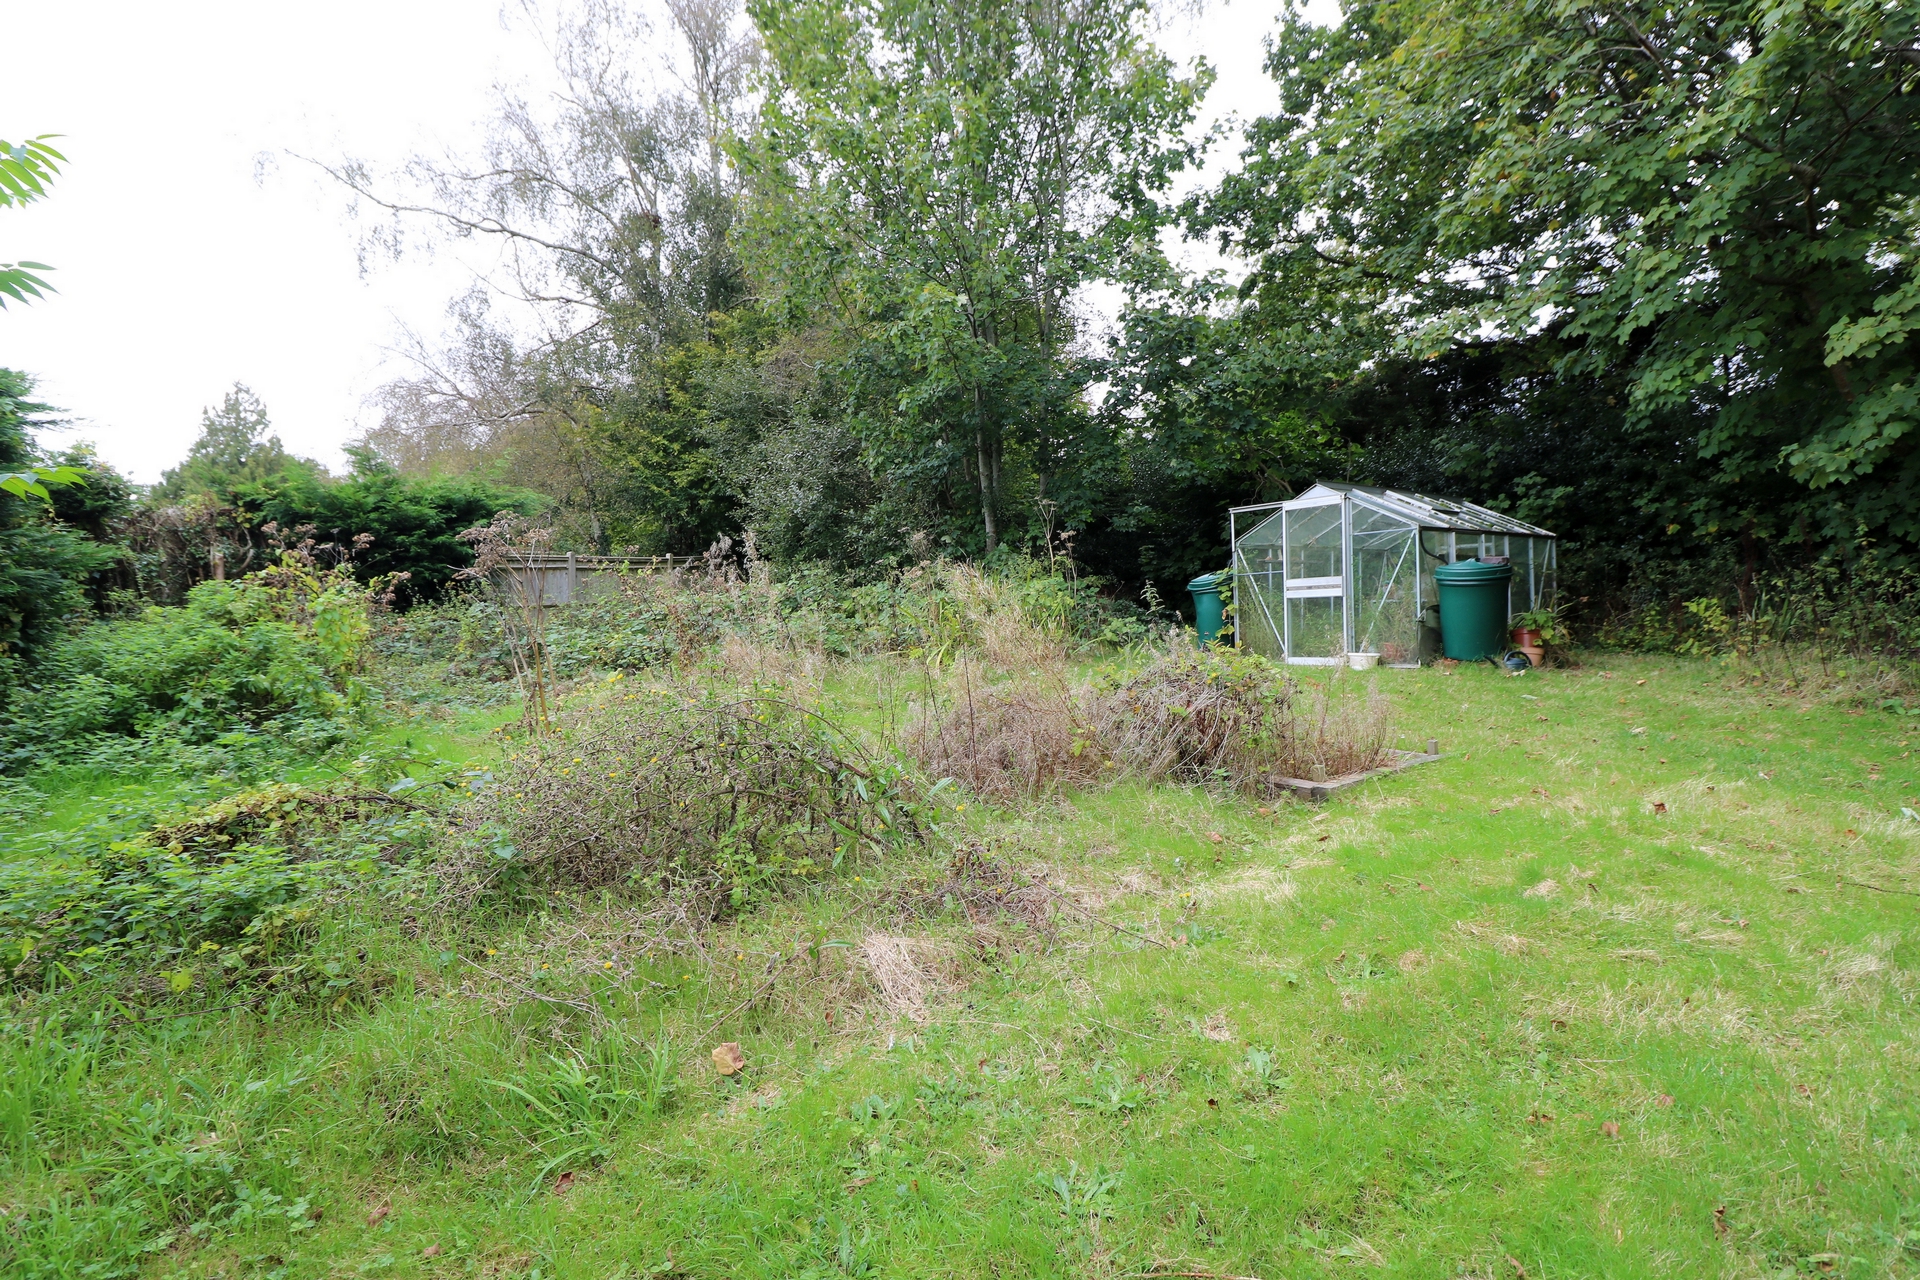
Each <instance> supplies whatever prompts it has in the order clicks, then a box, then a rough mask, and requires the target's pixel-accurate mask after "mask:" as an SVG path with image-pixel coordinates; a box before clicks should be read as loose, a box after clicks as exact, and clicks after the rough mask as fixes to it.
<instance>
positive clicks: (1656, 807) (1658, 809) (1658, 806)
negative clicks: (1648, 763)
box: [1653, 760, 1667, 813]
mask: <svg viewBox="0 0 1920 1280" xmlns="http://www.w3.org/2000/svg"><path fill="white" fill-rule="evenodd" d="M1660 763H1661V764H1665V763H1666V761H1665V760H1662V761H1661V762H1660ZM1653 811H1654V812H1655V813H1665V812H1666V811H1667V803H1666V801H1664V800H1655V801H1654V802H1653Z"/></svg>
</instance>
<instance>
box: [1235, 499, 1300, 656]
mask: <svg viewBox="0 0 1920 1280" xmlns="http://www.w3.org/2000/svg"><path fill="white" fill-rule="evenodd" d="M1248 523H1249V524H1250V525H1251V526H1252V527H1251V528H1249V529H1248V530H1247V532H1245V533H1241V534H1238V535H1237V536H1236V537H1235V538H1234V542H1233V571H1234V596H1233V601H1234V619H1233V626H1234V635H1235V638H1236V642H1237V643H1238V644H1239V645H1241V646H1242V647H1243V648H1246V649H1250V650H1252V651H1253V652H1254V653H1257V654H1260V655H1261V656H1263V657H1268V658H1284V657H1286V655H1287V643H1286V614H1285V607H1286V592H1285V588H1286V551H1285V537H1286V518H1285V513H1284V512H1281V511H1278V510H1273V511H1267V512H1256V513H1250V514H1249V519H1248Z"/></svg>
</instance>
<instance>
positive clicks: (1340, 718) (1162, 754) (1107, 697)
mask: <svg viewBox="0 0 1920 1280" xmlns="http://www.w3.org/2000/svg"><path fill="white" fill-rule="evenodd" d="M1088 718H1089V720H1090V722H1091V723H1092V725H1093V727H1094V731H1095V732H1096V733H1097V734H1098V736H1099V739H1100V742H1101V744H1102V746H1103V747H1104V748H1105V749H1106V750H1107V751H1108V752H1110V753H1111V754H1112V756H1113V758H1114V759H1115V760H1116V761H1117V762H1118V763H1119V764H1120V765H1121V766H1122V767H1123V768H1124V769H1125V770H1126V771H1127V772H1129V773H1131V774H1133V775H1135V776H1136V777H1140V778H1144V779H1147V780H1149V781H1155V782H1157V781H1161V780H1168V781H1174V782H1189V783H1208V784H1215V785H1223V786H1227V787H1230V788H1232V789H1234V790H1239V791H1247V792H1254V793H1269V792H1271V791H1273V790H1274V789H1275V787H1274V782H1273V780H1274V779H1275V778H1276V777H1286V778H1315V777H1318V778H1327V777H1337V776H1339V775H1340V774H1343V773H1350V772H1353V771H1356V770H1359V769H1370V768H1374V767H1376V766H1378V765H1380V764H1383V763H1385V762H1386V761H1387V760H1388V759H1389V758H1390V756H1391V751H1390V748H1389V742H1390V737H1391V735H1390V732H1389V729H1388V721H1387V707H1386V703H1385V701H1384V700H1383V699H1381V698H1379V697H1377V696H1376V695H1373V694H1371V693H1370V694H1369V695H1368V697H1367V698H1366V699H1365V700H1364V701H1363V702H1362V703H1361V705H1359V706H1355V705H1353V700H1351V699H1347V700H1340V699H1334V698H1330V697H1328V696H1327V695H1326V694H1325V693H1324V692H1322V691H1314V692H1312V693H1309V694H1303V692H1302V690H1301V689H1300V686H1299V685H1298V684H1296V683H1295V682H1294V681H1292V680H1290V679H1288V678H1287V677H1286V676H1285V674H1283V673H1282V672H1281V671H1280V670H1279V669H1278V668H1277V667H1275V666H1274V665H1273V664H1272V663H1271V662H1268V661H1267V660H1266V659H1264V658H1262V657H1259V656H1258V655H1256V654H1248V653H1241V652H1238V651H1235V650H1231V649H1220V648H1209V649H1204V650H1198V649H1193V648H1191V647H1189V646H1187V645H1186V644H1183V643H1181V642H1180V641H1178V640H1175V641H1172V642H1171V643H1169V644H1168V645H1167V646H1166V647H1165V648H1164V649H1162V650H1161V651H1160V652H1159V653H1157V654H1156V655H1155V656H1154V658H1153V660H1152V661H1150V662H1149V663H1148V664H1147V665H1146V666H1145V667H1144V668H1142V669H1141V670H1139V671H1137V672H1135V673H1133V674H1132V675H1129V676H1126V677H1124V678H1109V680H1108V681H1107V683H1106V685H1105V687H1104V688H1101V689H1097V690H1096V692H1095V694H1094V695H1093V696H1092V697H1091V698H1090V699H1089V706H1088Z"/></svg>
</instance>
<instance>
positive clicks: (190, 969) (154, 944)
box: [0, 783, 434, 1001]
mask: <svg viewBox="0 0 1920 1280" xmlns="http://www.w3.org/2000/svg"><path fill="white" fill-rule="evenodd" d="M433 827H434V818H433V815H432V814H431V813H430V812H429V811H426V810H422V809H415V808H414V807H413V806H412V805H410V804H409V803H408V802H405V801H401V800H398V799H395V798H393V797H389V796H386V795H384V794H381V793H377V792H344V793H343V792H327V791H314V790H308V789H306V788H303V787H297V786H292V785H289V784H285V783H277V784H274V785H272V786H268V787H262V788H259V789H257V790H252V791H245V792H241V793H239V794H237V795H233V796H229V797H227V798H226V799H224V800H220V801H217V802H215V803H213V804H210V805H205V806H202V807H200V808H198V809H195V810H192V811H189V812H188V813H186V814H184V815H182V816H180V817H178V818H176V819H175V820H173V821H171V822H164V823H160V824H158V825H155V826H153V827H151V828H149V829H148V830H146V831H143V832H141V833H140V834H139V835H137V836H135V837H134V838H132V839H130V840H110V841H108V842H107V843H106V844H105V845H104V846H102V847H97V848H95V849H92V850H89V851H86V852H83V853H79V854H75V853H72V852H69V853H67V854H66V855H65V856H51V857H49V856H29V857H23V858H19V859H16V860H14V861H11V862H5V863H0V977H5V978H8V979H11V980H13V981H16V982H18V981H29V980H38V979H42V978H44V977H46V976H47V975H48V974H49V973H51V972H52V971H53V966H55V965H58V966H59V967H60V969H61V970H62V971H64V973H65V974H66V975H69V976H72V977H80V976H84V975H86V974H90V973H119V972H144V973H149V974H159V975H163V976H164V977H165V978H166V980H167V983H168V985H169V987H170V988H171V989H172V990H174V991H177V992H185V991H188V990H192V989H194V988H196V987H205V986H209V985H217V984H226V983H230V982H233V981H237V980H241V979H250V980H251V979H258V980H261V981H264V982H266V983H267V984H268V985H269V986H271V987H273V988H274V989H276V990H282V991H295V992H300V993H304V994H306V995H309V996H315V997H323V998H328V999H333V1000H336V1001H337V1000H339V999H341V998H342V997H346V996H351V995H352V990H351V988H355V987H357V986H360V985H363V978H362V976H361V975H357V974H356V973H354V972H350V971H349V970H351V969H352V968H353V967H352V966H348V967H346V968H342V967H341V966H339V965H337V964H334V963H333V958H332V957H329V956H325V955H321V954H317V953H314V952H313V950H312V948H311V947H309V946H308V945H307V943H308V941H309V937H308V935H309V934H310V933H311V932H312V930H311V928H310V926H312V925H314V924H316V923H317V922H318V920H319V919H320V918H321V917H322V915H323V913H324V907H325V904H326V899H327V896H328V895H329V894H331V893H334V892H335V891H338V890H342V889H350V888H353V887H358V886H364V885H366V884H368V883H369V882H371V881H373V880H375V879H376V878H382V877H387V876H391V875H393V874H396V869H395V864H396V862H400V863H404V861H405V858H404V857H403V856H399V855H404V854H405V853H407V852H410V851H414V850H418V849H421V848H424V847H425V846H426V844H427V843H428V842H429V841H430V840H431V835H432V830H433Z"/></svg>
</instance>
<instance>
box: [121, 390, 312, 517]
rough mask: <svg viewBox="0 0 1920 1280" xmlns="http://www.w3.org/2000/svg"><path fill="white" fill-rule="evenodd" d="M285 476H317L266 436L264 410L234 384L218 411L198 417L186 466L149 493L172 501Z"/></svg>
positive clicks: (250, 394) (249, 392)
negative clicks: (290, 473)
mask: <svg viewBox="0 0 1920 1280" xmlns="http://www.w3.org/2000/svg"><path fill="white" fill-rule="evenodd" d="M289 470H296V471H303V472H307V473H309V474H318V472H319V464H318V463H315V462H311V461H309V460H307V459H305V458H296V457H294V456H293V455H292V454H290V453H288V452H287V450H286V448H285V446H283V445H282V444H281V443H280V437H279V436H277V435H274V434H272V424H271V423H270V422H269V421H268V418H267V406H266V405H265V404H263V403H261V400H260V397H259V396H257V395H255V394H254V393H253V391H252V390H251V389H250V388H249V387H248V386H247V385H246V384H245V383H241V382H236V383H234V384H233V390H231V391H229V392H227V394H226V396H225V397H224V398H223V399H222V400H221V401H220V407H219V408H217V409H208V410H206V411H205V412H204V413H203V414H202V415H201V417H200V436H199V438H198V439H196V440H195V441H194V442H193V447H192V448H190V449H189V450H188V451H187V457H186V461H184V462H182V463H181V464H180V465H179V466H177V467H174V468H172V469H171V470H169V471H166V472H163V473H162V474H161V477H160V483H159V484H158V485H156V486H154V491H153V492H154V496H155V497H156V498H160V499H163V500H169V501H178V500H179V499H181V498H185V497H189V496H191V495H193V494H196V493H216V492H218V491H219V490H221V489H223V488H226V487H229V486H232V485H235V484H245V483H248V482H250V481H257V480H265V479H266V478H267V477H269V476H272V475H277V474H279V473H280V472H283V471H289Z"/></svg>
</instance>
